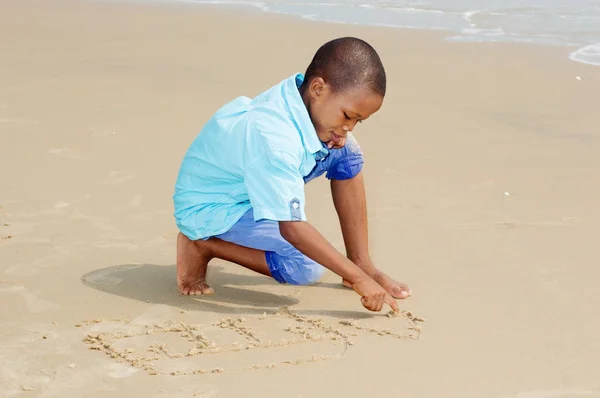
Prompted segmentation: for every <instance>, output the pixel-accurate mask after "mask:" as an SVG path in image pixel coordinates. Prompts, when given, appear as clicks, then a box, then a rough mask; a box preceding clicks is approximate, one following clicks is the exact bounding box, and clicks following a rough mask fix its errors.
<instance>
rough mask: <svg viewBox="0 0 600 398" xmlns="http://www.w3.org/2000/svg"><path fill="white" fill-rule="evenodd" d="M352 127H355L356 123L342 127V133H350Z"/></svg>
mask: <svg viewBox="0 0 600 398" xmlns="http://www.w3.org/2000/svg"><path fill="white" fill-rule="evenodd" d="M354 126H356V122H349V123H348V124H345V125H344V127H343V129H344V131H347V132H351V131H352V130H353V129H354Z"/></svg>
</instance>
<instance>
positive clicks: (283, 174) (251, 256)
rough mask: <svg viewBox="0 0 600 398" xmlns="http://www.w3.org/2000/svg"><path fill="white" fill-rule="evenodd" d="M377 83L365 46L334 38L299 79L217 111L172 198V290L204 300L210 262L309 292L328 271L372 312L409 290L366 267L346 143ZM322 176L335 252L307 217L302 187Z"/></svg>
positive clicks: (357, 175)
mask: <svg viewBox="0 0 600 398" xmlns="http://www.w3.org/2000/svg"><path fill="white" fill-rule="evenodd" d="M385 89H386V75H385V71H384V68H383V65H382V63H381V60H380V58H379V56H378V54H377V52H376V51H375V50H374V49H373V48H372V47H371V46H370V45H369V44H368V43H366V42H365V41H363V40H360V39H357V38H352V37H344V38H339V39H336V40H332V41H330V42H327V43H325V44H324V45H323V46H321V47H320V48H319V50H318V51H317V53H316V54H315V56H314V58H313V60H312V62H311V63H310V65H309V66H308V69H307V70H306V73H305V74H304V75H302V74H296V75H294V76H291V77H290V78H288V79H286V80H283V81H282V82H281V83H279V84H278V85H276V86H274V87H272V88H270V89H269V90H267V91H265V92H263V93H261V94H260V95H258V96H257V97H256V98H254V99H250V98H247V97H239V98H236V99H235V100H233V101H232V102H229V103H228V104H226V105H225V106H223V107H222V108H221V109H219V110H218V111H217V112H216V113H215V114H214V115H213V117H212V118H211V119H210V120H209V121H208V122H207V124H206V125H205V126H204V127H203V129H202V130H201V132H200V134H199V135H198V136H197V137H196V139H195V141H194V142H193V143H192V145H191V147H190V148H189V150H188V152H187V154H186V155H185V157H184V159H183V162H182V165H181V169H180V171H179V175H178V178H177V182H176V186H175V194H174V196H173V200H174V205H175V218H176V222H177V226H178V227H179V230H180V233H179V236H178V238H177V284H178V287H179V291H180V292H181V293H182V294H185V295H201V294H212V293H214V291H213V289H212V288H211V287H210V286H209V285H208V284H207V283H206V273H207V268H208V263H209V261H210V260H211V259H213V258H220V259H223V260H226V261H230V262H234V263H237V264H239V265H242V266H244V267H246V268H248V269H250V270H253V271H255V272H258V273H261V274H263V275H266V276H270V277H272V278H274V279H275V280H277V281H278V282H280V283H289V284H298V285H304V284H311V283H314V282H316V281H317V280H318V279H319V278H320V277H321V276H322V275H323V273H324V271H325V269H324V268H323V267H325V268H328V269H330V270H331V271H333V272H334V273H336V274H337V275H339V276H341V277H342V281H343V283H344V285H346V286H347V287H350V288H352V289H354V291H356V293H358V294H359V295H360V296H361V302H362V305H363V306H364V307H365V308H367V309H369V310H371V311H381V309H382V308H383V306H384V304H388V305H389V306H390V307H391V308H392V309H393V310H394V311H396V312H397V311H398V305H397V303H396V301H395V300H394V298H399V299H403V298H406V297H408V296H410V294H411V290H410V289H409V288H408V287H407V286H406V285H404V284H402V283H398V282H396V281H394V280H392V279H391V278H390V277H388V276H387V275H386V274H384V273H383V272H381V271H379V270H378V269H377V268H376V267H375V266H374V265H373V263H372V261H371V259H370V256H369V251H368V239H367V215H366V199H365V192H364V183H363V176H362V173H361V170H362V166H363V157H362V153H361V150H360V147H359V146H358V144H357V143H356V141H355V139H354V138H353V136H352V135H351V132H352V130H353V129H354V127H355V126H356V124H357V123H359V122H362V121H363V120H365V119H367V118H368V117H369V116H371V115H372V114H373V113H375V112H377V111H378V110H379V108H380V107H381V105H382V103H383V98H384V95H385ZM322 174H326V178H328V179H329V180H330V181H331V190H332V196H333V201H334V205H335V209H336V212H337V214H338V217H339V220H340V224H341V229H342V234H343V237H344V243H345V246H346V256H344V255H342V254H341V253H340V252H338V251H337V250H336V249H335V248H334V247H333V246H332V245H331V244H329V242H327V240H326V239H325V238H324V237H323V236H322V235H321V234H320V233H319V232H318V231H317V230H316V229H315V228H313V227H312V226H311V225H310V224H309V223H308V222H307V221H306V215H305V213H304V206H305V198H304V184H305V183H307V182H308V181H310V180H312V179H314V178H316V177H318V176H320V175H322Z"/></svg>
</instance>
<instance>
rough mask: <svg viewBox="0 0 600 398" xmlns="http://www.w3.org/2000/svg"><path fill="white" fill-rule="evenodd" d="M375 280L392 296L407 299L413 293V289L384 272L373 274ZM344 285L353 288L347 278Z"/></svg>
mask: <svg viewBox="0 0 600 398" xmlns="http://www.w3.org/2000/svg"><path fill="white" fill-rule="evenodd" d="M373 279H374V280H375V282H377V283H379V285H381V287H383V288H384V289H385V290H386V291H387V292H388V293H389V295H390V296H392V297H393V298H397V299H405V298H407V297H409V296H410V295H411V294H412V290H411V289H410V288H409V287H408V286H407V285H405V284H404V283H400V282H396V281H395V280H393V279H392V278H390V277H389V276H387V275H386V274H384V273H383V272H377V273H376V274H375V275H373ZM342 283H343V284H344V286H346V287H349V288H352V284H350V282H348V281H347V280H345V279H342Z"/></svg>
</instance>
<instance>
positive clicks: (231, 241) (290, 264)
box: [177, 210, 325, 294]
mask: <svg viewBox="0 0 600 398" xmlns="http://www.w3.org/2000/svg"><path fill="white" fill-rule="evenodd" d="M177 243H178V245H177V246H178V249H177V254H178V255H177V281H178V286H179V290H180V292H181V293H183V294H211V293H213V290H212V288H210V286H208V284H207V283H206V273H207V269H208V262H209V261H210V260H211V259H213V258H220V259H223V260H226V261H230V262H233V263H236V264H239V265H242V266H243V267H245V268H248V269H250V270H252V271H255V272H258V273H260V274H263V275H266V276H271V277H273V278H274V279H275V280H277V281H278V282H280V283H290V284H296V285H305V284H310V283H313V282H316V281H317V280H318V279H319V278H320V277H321V276H322V275H323V273H324V271H325V269H324V268H323V267H322V266H321V265H319V264H317V263H315V262H314V261H312V260H311V259H309V258H308V257H306V256H304V255H303V254H302V253H300V252H299V251H298V250H297V249H296V248H294V247H293V246H292V245H291V244H290V243H288V242H287V241H286V240H285V239H284V238H283V237H282V236H281V234H280V232H279V224H278V223H277V222H275V221H268V220H261V221H258V222H255V221H254V216H253V213H252V210H250V211H248V212H247V213H246V214H245V215H244V216H243V217H242V218H241V219H240V220H239V221H238V222H237V223H236V225H234V226H233V227H232V228H231V229H230V230H229V231H227V232H226V233H224V234H222V235H219V236H216V237H214V238H211V239H208V240H206V241H203V240H199V241H191V240H190V239H188V238H187V237H185V235H183V234H180V235H179V238H178V242H177Z"/></svg>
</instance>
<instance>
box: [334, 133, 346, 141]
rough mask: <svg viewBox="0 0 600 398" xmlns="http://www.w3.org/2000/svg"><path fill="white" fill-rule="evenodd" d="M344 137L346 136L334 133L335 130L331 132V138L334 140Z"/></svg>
mask: <svg viewBox="0 0 600 398" xmlns="http://www.w3.org/2000/svg"><path fill="white" fill-rule="evenodd" d="M342 138H344V137H342V136H341V135H337V134H336V133H334V132H333V131H332V132H331V139H332V140H333V141H334V142H340V140H341V139H342Z"/></svg>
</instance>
